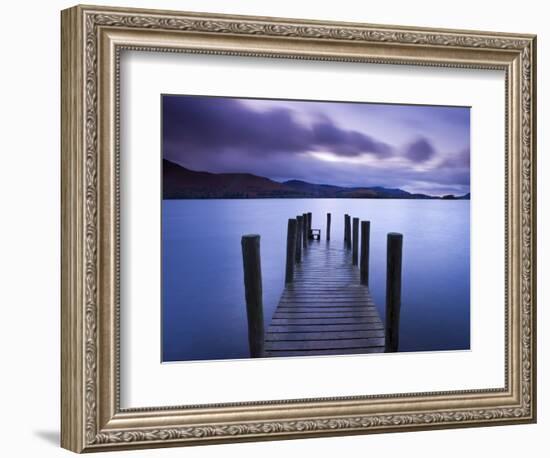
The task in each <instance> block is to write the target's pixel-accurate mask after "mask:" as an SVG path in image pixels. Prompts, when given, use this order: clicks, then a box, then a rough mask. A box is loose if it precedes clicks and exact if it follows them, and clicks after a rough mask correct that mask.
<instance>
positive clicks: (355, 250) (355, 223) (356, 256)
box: [351, 218, 359, 266]
mask: <svg viewBox="0 0 550 458" xmlns="http://www.w3.org/2000/svg"><path fill="white" fill-rule="evenodd" d="M351 258H352V264H353V265H354V266H356V265H357V264H359V218H353V251H352V256H351Z"/></svg>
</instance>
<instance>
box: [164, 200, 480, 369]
mask: <svg viewBox="0 0 550 458" xmlns="http://www.w3.org/2000/svg"><path fill="white" fill-rule="evenodd" d="M162 209H163V210H162V211H163V215H162V218H163V219H162V223H163V230H162V243H163V250H162V251H163V253H162V269H163V278H162V324H163V330H162V336H163V337H162V339H163V342H162V349H163V350H162V351H163V361H185V360H207V359H227V358H232V359H233V358H247V357H248V340H247V323H246V306H245V301H244V286H243V272H242V257H241V236H242V235H243V234H250V233H257V234H260V235H261V256H262V276H263V291H264V317H265V321H266V323H265V324H266V326H267V325H268V324H269V322H270V320H271V315H272V314H273V312H274V310H275V308H276V306H277V302H278V300H279V297H280V295H281V292H282V290H283V286H284V265H285V256H286V255H285V250H286V246H285V244H286V228H287V220H288V218H292V217H295V215H297V214H300V215H301V214H302V213H304V212H308V211H310V212H312V213H313V224H312V227H313V228H320V229H321V230H322V235H323V237H324V236H325V229H326V227H325V226H326V213H327V212H330V213H332V227H331V243H342V244H343V237H344V214H345V213H349V214H350V215H352V216H354V217H359V218H361V219H363V220H370V221H371V254H370V289H371V294H372V296H373V298H374V301H375V302H376V305H377V307H378V310H379V312H380V316H381V318H382V319H384V317H385V310H384V304H385V291H386V290H385V288H386V279H385V272H386V234H387V233H388V232H401V233H403V237H404V238H403V286H402V305H401V328H400V348H399V350H400V351H426V350H458V349H468V348H469V347H470V202H469V201H441V200H374V199H373V200H370V199H243V200H240V199H239V200H165V201H164V202H163V207H162Z"/></svg>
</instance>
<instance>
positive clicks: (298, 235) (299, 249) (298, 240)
mask: <svg viewBox="0 0 550 458" xmlns="http://www.w3.org/2000/svg"><path fill="white" fill-rule="evenodd" d="M296 222H297V223H296V262H301V261H302V235H303V233H304V230H303V229H302V226H303V224H304V219H303V218H302V217H301V216H297V217H296Z"/></svg>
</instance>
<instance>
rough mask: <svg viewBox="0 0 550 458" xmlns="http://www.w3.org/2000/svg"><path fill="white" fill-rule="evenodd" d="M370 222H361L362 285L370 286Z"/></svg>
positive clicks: (360, 262)
mask: <svg viewBox="0 0 550 458" xmlns="http://www.w3.org/2000/svg"><path fill="white" fill-rule="evenodd" d="M369 256H370V221H361V257H360V260H359V265H360V266H361V284H363V285H367V286H368V285H369Z"/></svg>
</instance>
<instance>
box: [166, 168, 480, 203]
mask: <svg viewBox="0 0 550 458" xmlns="http://www.w3.org/2000/svg"><path fill="white" fill-rule="evenodd" d="M162 175H163V185H162V187H163V198H164V199H258V198H348V199H437V197H433V196H428V195H426V194H411V193H409V192H407V191H403V190H402V189H391V188H383V187H380V186H375V187H364V188H362V187H356V188H346V187H343V186H332V185H326V184H314V183H308V182H306V181H300V180H290V181H285V182H284V183H279V182H277V181H273V180H270V179H269V178H265V177H261V176H257V175H253V174H250V173H210V172H197V171H194V170H190V169H187V168H185V167H182V166H181V165H178V164H176V163H174V162H171V161H168V160H166V159H164V160H163V161H162ZM467 196H468V197H465V196H462V197H455V196H452V197H447V198H452V199H462V198H468V199H469V196H470V195H469V194H467Z"/></svg>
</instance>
